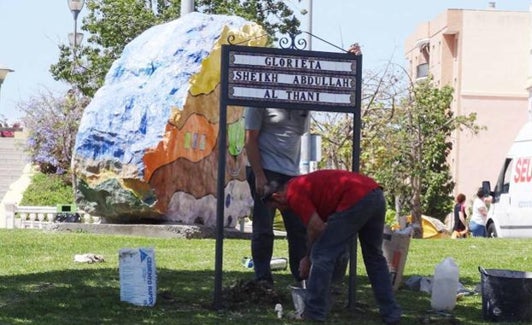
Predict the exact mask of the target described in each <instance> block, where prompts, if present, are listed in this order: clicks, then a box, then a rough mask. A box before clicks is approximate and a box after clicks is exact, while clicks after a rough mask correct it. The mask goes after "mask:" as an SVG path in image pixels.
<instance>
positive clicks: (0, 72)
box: [0, 64, 15, 93]
mask: <svg viewBox="0 0 532 325" xmlns="http://www.w3.org/2000/svg"><path fill="white" fill-rule="evenodd" d="M13 71H15V70H13V69H9V68H6V67H4V66H2V65H1V64H0V93H1V91H2V84H3V83H4V80H6V76H7V74H8V73H10V72H13Z"/></svg>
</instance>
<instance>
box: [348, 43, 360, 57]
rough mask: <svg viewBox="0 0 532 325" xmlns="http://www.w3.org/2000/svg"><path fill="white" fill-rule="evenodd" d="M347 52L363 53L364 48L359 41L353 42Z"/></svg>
mask: <svg viewBox="0 0 532 325" xmlns="http://www.w3.org/2000/svg"><path fill="white" fill-rule="evenodd" d="M347 52H348V53H352V54H354V55H362V50H361V49H360V45H359V44H358V43H354V44H352V45H351V46H350V47H349V50H347Z"/></svg>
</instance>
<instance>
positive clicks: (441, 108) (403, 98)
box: [313, 66, 479, 223]
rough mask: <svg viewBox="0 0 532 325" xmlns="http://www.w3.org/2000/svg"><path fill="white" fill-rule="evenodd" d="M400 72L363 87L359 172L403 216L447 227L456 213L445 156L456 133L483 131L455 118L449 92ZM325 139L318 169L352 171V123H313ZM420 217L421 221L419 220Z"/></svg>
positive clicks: (336, 118) (369, 79)
mask: <svg viewBox="0 0 532 325" xmlns="http://www.w3.org/2000/svg"><path fill="white" fill-rule="evenodd" d="M405 77H406V74H405V73H404V71H403V70H402V69H394V68H393V67H392V66H388V67H386V69H385V70H384V71H382V72H378V73H373V72H371V71H369V72H365V76H364V84H363V87H362V94H363V96H362V106H363V108H362V112H361V114H362V116H361V119H362V129H361V155H360V171H361V172H363V173H365V174H368V175H371V176H373V177H374V178H375V179H377V180H378V182H379V183H380V184H381V185H383V186H384V188H385V190H386V195H387V201H388V204H389V207H390V208H391V207H392V205H391V204H390V203H393V208H394V209H395V210H397V211H396V212H397V213H399V215H402V216H404V215H408V214H413V215H414V222H416V223H419V222H420V221H421V219H420V218H421V214H422V212H423V214H426V215H429V216H432V217H435V218H439V219H440V220H442V221H443V219H444V218H445V216H446V215H447V214H448V213H449V212H450V211H451V210H452V204H453V198H452V196H451V193H452V191H453V188H454V182H453V179H452V177H451V173H450V168H449V164H448V161H447V156H448V155H449V153H450V151H451V149H452V143H451V141H450V139H451V135H452V132H458V131H462V130H463V129H467V130H470V131H472V132H473V133H475V132H477V131H478V130H479V127H478V126H477V125H475V123H474V122H475V118H476V116H475V115H474V114H471V115H468V116H453V113H452V111H451V109H450V106H451V103H452V99H453V92H454V91H453V89H452V88H451V87H447V86H446V87H442V88H438V87H436V86H434V85H433V84H432V80H431V79H430V78H429V79H426V80H424V81H422V82H419V83H415V84H408V83H407V82H405ZM313 131H314V132H317V133H320V134H322V145H323V152H324V153H323V160H322V162H320V167H327V168H339V169H351V159H352V158H351V157H352V142H351V139H353V120H352V117H351V116H349V115H345V114H326V115H320V116H319V117H317V118H315V120H314V122H313ZM416 216H418V218H419V219H416Z"/></svg>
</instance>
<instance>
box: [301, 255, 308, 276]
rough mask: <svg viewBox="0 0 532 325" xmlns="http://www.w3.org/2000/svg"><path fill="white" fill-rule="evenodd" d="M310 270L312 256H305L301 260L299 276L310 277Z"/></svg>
mask: <svg viewBox="0 0 532 325" xmlns="http://www.w3.org/2000/svg"><path fill="white" fill-rule="evenodd" d="M309 272H310V258H309V257H308V256H305V257H303V258H302V259H301V261H299V276H300V277H301V278H302V279H305V280H306V279H308V275H309Z"/></svg>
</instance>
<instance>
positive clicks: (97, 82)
mask: <svg viewBox="0 0 532 325" xmlns="http://www.w3.org/2000/svg"><path fill="white" fill-rule="evenodd" d="M86 4H87V5H86V7H85V9H84V10H87V12H88V14H87V15H86V17H84V19H83V24H82V26H81V29H82V30H83V31H85V32H88V34H89V35H88V38H87V40H86V42H84V43H83V44H81V45H78V47H77V48H76V49H72V48H70V47H69V46H67V45H60V46H59V50H60V56H59V60H58V62H57V63H56V64H53V65H52V66H51V67H50V72H51V73H52V75H53V76H54V78H55V79H56V80H62V81H66V82H68V83H69V84H71V85H72V86H74V87H75V88H76V89H79V90H80V91H81V93H82V94H84V95H86V96H89V97H92V96H93V95H94V93H95V92H96V90H97V89H98V88H100V87H101V86H102V85H103V81H104V78H105V75H106V73H107V71H109V68H110V67H111V64H112V63H113V62H114V61H115V60H116V59H117V58H118V57H119V56H120V55H121V53H122V51H123V49H124V47H125V46H126V45H127V44H128V43H129V42H131V41H132V40H133V39H134V38H135V37H137V36H138V35H140V34H141V33H142V32H144V31H145V30H147V29H148V28H150V27H152V26H155V25H158V24H161V23H164V22H169V21H171V20H174V19H177V18H179V15H180V7H181V1H179V0H165V1H163V0H157V1H154V0H87V1H86ZM195 8H196V11H199V12H204V13H209V14H227V15H238V16H241V17H243V18H246V19H248V20H250V21H254V22H257V23H258V24H260V25H262V26H263V27H264V29H265V30H266V32H267V34H268V35H270V36H272V38H273V35H275V33H276V32H281V33H285V32H287V31H292V32H294V31H296V30H297V28H298V27H299V24H300V23H299V21H298V20H297V19H296V18H295V16H294V13H293V12H292V10H291V9H289V8H288V6H287V5H286V4H285V3H284V2H283V1H280V0H262V1H259V0H244V1H241V0H230V1H225V0H224V1H221V0H199V1H196V3H195ZM74 50H75V51H74Z"/></svg>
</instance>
